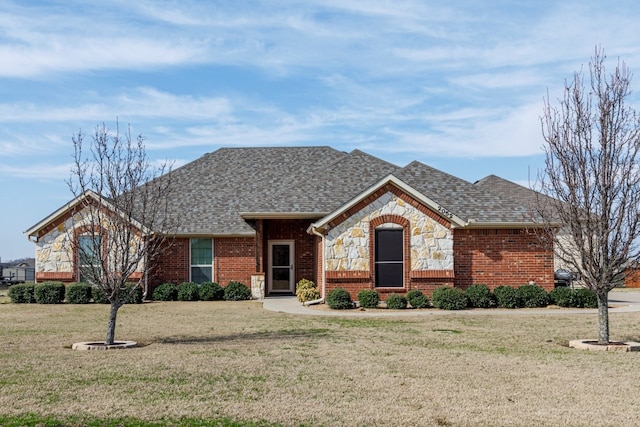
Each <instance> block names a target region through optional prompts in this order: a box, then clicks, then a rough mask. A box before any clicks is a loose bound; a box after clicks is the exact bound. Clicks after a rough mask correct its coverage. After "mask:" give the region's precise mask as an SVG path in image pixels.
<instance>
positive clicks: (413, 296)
mask: <svg viewBox="0 0 640 427" xmlns="http://www.w3.org/2000/svg"><path fill="white" fill-rule="evenodd" d="M407 301H408V302H409V304H411V307H413V308H429V307H430V306H431V304H430V303H429V298H427V296H426V295H425V294H423V293H422V291H420V290H418V289H412V290H410V291H409V292H407Z"/></svg>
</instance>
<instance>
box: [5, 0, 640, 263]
mask: <svg viewBox="0 0 640 427" xmlns="http://www.w3.org/2000/svg"><path fill="white" fill-rule="evenodd" d="M639 18H640V2H637V1H635V0H617V1H600V0H591V1H590V0H575V1H562V0H553V1H552V0H547V1H545V0H541V1H535V2H533V1H524V2H523V1H515V0H514V1H501V0H486V1H478V0H469V1H457V0H451V1H447V2H443V1H435V0H433V1H432V0H407V1H393V2H391V1H375V0H362V1H360V0H339V1H338V0H302V1H279V0H272V1H263V2H257V1H242V0H237V1H235V0H234V1H231V0H228V1H204V0H203V1H192V0H182V1H160V0H158V1H145V0H136V1H131V0H127V1H120V0H110V1H85V0H64V1H55V0H52V1H28V0H27V1H25V0H23V1H11V0H0V190H1V198H0V200H1V202H0V258H1V259H2V260H3V261H7V260H12V259H17V258H23V257H31V256H34V253H35V247H34V245H33V244H32V243H31V242H29V240H28V239H27V237H26V236H25V235H24V231H25V230H27V229H28V228H30V227H31V226H33V225H34V224H36V223H38V222H39V221H41V220H42V219H44V218H46V217H47V216H48V215H49V214H51V213H53V212H54V211H55V210H57V209H58V208H60V207H61V206H63V205H64V204H65V203H66V202H67V201H69V200H70V199H71V198H72V197H73V195H72V193H71V191H70V189H69V187H68V185H67V181H68V180H69V177H70V167H71V162H72V160H73V158H72V156H73V146H72V137H73V135H74V134H77V133H78V132H79V131H82V132H84V133H85V134H86V135H87V138H88V139H90V135H91V134H92V132H94V130H95V128H96V126H97V125H100V124H103V123H104V124H106V126H107V127H108V128H110V129H115V126H116V121H118V123H119V124H120V127H121V128H123V127H126V126H130V128H131V132H132V133H133V134H134V135H138V134H142V135H143V136H144V137H145V138H146V140H145V141H146V151H147V155H148V157H149V159H150V160H151V161H152V162H156V161H157V162H162V161H164V160H168V161H170V162H173V164H174V167H177V166H181V165H184V164H186V163H188V162H190V161H193V160H195V159H197V158H199V157H201V156H202V155H204V154H206V153H209V152H213V151H215V150H216V149H218V148H220V147H245V146H247V147H258V146H313V145H329V146H331V147H334V148H336V149H338V150H342V151H347V152H349V151H351V150H354V149H359V150H362V151H365V152H367V153H369V154H372V155H374V156H377V157H380V158H382V159H384V160H387V161H389V162H392V163H395V164H397V165H399V166H404V165H406V164H407V163H409V162H411V161H413V160H419V161H421V162H423V163H426V164H428V165H430V166H433V167H435V168H438V169H440V170H443V171H445V172H448V173H450V174H453V175H456V176H458V177H460V178H463V179H465V180H467V181H470V182H475V181H476V180H478V179H481V178H483V177H485V176H487V175H490V174H495V175H498V176H501V177H503V178H506V179H509V180H511V181H514V182H517V183H520V184H524V185H529V183H530V182H534V181H535V179H536V177H537V175H538V173H539V171H540V170H541V168H543V166H544V152H543V148H542V147H543V144H544V140H543V138H542V133H541V127H540V116H541V114H542V107H543V99H544V97H545V96H546V95H547V93H548V94H549V97H550V99H551V100H552V101H554V100H557V99H558V98H559V97H561V96H562V88H563V84H564V82H565V79H571V78H572V75H573V73H574V72H575V71H579V70H581V69H585V70H586V69H587V68H586V67H587V65H588V62H589V60H590V58H591V57H592V56H593V54H594V49H595V47H596V46H601V47H602V48H603V49H604V50H605V53H606V55H607V58H608V59H607V66H608V69H613V68H614V67H615V65H616V64H617V61H618V59H621V60H623V61H624V62H625V63H626V64H627V65H628V66H629V67H630V69H631V71H632V72H633V71H634V70H639V69H640V43H639V41H640V25H638V20H639ZM583 67H585V68H583ZM638 85H640V81H639V80H637V79H636V80H634V81H633V82H632V88H634V89H635V88H637V87H638ZM630 100H631V101H632V102H635V101H636V100H637V98H635V94H634V95H633V96H632V98H631V99H630Z"/></svg>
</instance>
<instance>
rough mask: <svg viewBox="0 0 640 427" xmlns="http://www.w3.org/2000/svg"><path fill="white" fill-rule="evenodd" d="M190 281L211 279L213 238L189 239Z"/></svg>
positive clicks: (207, 280) (209, 280) (198, 281)
mask: <svg viewBox="0 0 640 427" xmlns="http://www.w3.org/2000/svg"><path fill="white" fill-rule="evenodd" d="M191 281H192V282H194V283H203V282H211V281H213V240H212V239H191Z"/></svg>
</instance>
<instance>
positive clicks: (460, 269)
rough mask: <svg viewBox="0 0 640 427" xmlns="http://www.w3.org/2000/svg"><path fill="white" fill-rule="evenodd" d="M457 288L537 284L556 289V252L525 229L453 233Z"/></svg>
mask: <svg viewBox="0 0 640 427" xmlns="http://www.w3.org/2000/svg"><path fill="white" fill-rule="evenodd" d="M453 251H454V271H455V286H457V287H461V288H463V289H464V288H467V287H468V286H469V285H472V284H479V283H481V284H485V285H487V286H489V288H491V289H493V288H495V287H497V286H500V285H507V286H521V285H525V284H527V283H529V281H534V282H535V283H536V284H538V285H539V286H542V287H543V288H545V289H547V290H551V289H553V252H552V251H551V250H547V249H544V248H542V247H541V246H540V244H539V240H538V237H537V236H535V235H534V234H532V233H528V232H527V231H526V230H523V229H488V230H464V229H454V238H453Z"/></svg>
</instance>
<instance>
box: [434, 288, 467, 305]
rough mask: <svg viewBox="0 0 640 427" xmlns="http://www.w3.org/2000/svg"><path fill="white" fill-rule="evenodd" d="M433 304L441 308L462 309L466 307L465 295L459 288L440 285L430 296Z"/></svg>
mask: <svg viewBox="0 0 640 427" xmlns="http://www.w3.org/2000/svg"><path fill="white" fill-rule="evenodd" d="M431 301H432V303H433V306H434V307H436V308H440V309H442V310H462V309H464V308H466V307H467V305H468V299H467V295H466V294H465V293H464V291H463V290H462V289H460V288H452V287H449V286H441V287H439V288H437V289H436V290H435V291H433V295H432V296H431Z"/></svg>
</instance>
